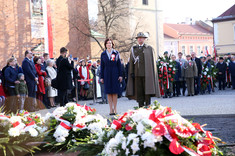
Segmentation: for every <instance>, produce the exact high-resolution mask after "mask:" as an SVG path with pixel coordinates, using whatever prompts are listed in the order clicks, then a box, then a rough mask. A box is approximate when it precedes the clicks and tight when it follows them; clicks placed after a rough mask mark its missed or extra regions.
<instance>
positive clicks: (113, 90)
mask: <svg viewBox="0 0 235 156" xmlns="http://www.w3.org/2000/svg"><path fill="white" fill-rule="evenodd" d="M111 55H114V56H115V57H114V60H112V58H109V57H108V55H107V53H106V50H105V51H104V52H103V53H102V54H101V75H100V76H101V79H104V87H105V93H106V94H118V93H119V92H120V82H119V80H118V78H119V77H122V71H121V60H120V55H119V52H118V51H116V50H113V51H112V53H111Z"/></svg>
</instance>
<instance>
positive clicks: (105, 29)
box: [67, 0, 139, 53]
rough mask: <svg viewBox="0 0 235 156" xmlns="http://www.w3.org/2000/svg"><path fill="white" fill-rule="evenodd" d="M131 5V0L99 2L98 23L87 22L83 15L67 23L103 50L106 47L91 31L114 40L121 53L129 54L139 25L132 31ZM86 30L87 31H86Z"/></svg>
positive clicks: (105, 0) (100, 0) (103, 0)
mask: <svg viewBox="0 0 235 156" xmlns="http://www.w3.org/2000/svg"><path fill="white" fill-rule="evenodd" d="M129 3H130V1H129V0H98V8H99V13H98V19H97V20H96V21H93V20H91V21H87V20H88V19H87V18H84V17H82V16H81V14H80V15H79V16H78V15H77V16H76V14H75V16H73V17H70V19H69V20H67V21H68V22H69V23H70V24H71V25H72V26H73V27H72V29H76V30H77V31H79V32H81V33H82V34H83V35H85V36H87V37H90V38H92V39H94V40H95V41H96V42H97V44H98V45H99V47H100V49H101V50H104V46H103V45H102V43H101V41H100V40H99V39H98V38H97V36H95V35H94V34H92V33H91V30H94V31H95V32H98V33H100V34H103V35H104V36H105V38H112V39H113V40H114V42H115V43H116V49H117V50H118V51H119V52H120V53H125V52H129V51H130V49H131V47H132V45H133V44H134V43H135V37H134V36H135V34H136V30H137V28H138V25H139V24H138V23H137V25H136V26H135V28H134V30H130V23H129V22H130V21H129V17H130V16H131V13H130V9H129ZM75 11H76V10H75ZM78 20H79V21H80V23H81V21H83V22H82V23H83V24H80V25H78V24H77V23H78V22H77V21H78ZM84 28H86V29H87V31H84Z"/></svg>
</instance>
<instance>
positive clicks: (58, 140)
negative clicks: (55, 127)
mask: <svg viewBox="0 0 235 156" xmlns="http://www.w3.org/2000/svg"><path fill="white" fill-rule="evenodd" d="M65 140H66V139H65V137H57V138H56V141H57V142H65Z"/></svg>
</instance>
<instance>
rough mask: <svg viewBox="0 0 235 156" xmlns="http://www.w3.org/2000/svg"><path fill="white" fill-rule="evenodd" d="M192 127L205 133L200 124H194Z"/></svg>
mask: <svg viewBox="0 0 235 156" xmlns="http://www.w3.org/2000/svg"><path fill="white" fill-rule="evenodd" d="M192 125H193V126H194V127H195V128H196V129H197V130H199V132H205V131H204V129H203V128H202V126H201V125H200V124H199V123H192Z"/></svg>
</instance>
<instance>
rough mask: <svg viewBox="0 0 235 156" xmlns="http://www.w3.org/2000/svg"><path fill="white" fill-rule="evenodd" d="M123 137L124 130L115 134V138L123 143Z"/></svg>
mask: <svg viewBox="0 0 235 156" xmlns="http://www.w3.org/2000/svg"><path fill="white" fill-rule="evenodd" d="M123 138H124V135H123V131H119V132H118V133H117V134H116V136H115V140H116V141H117V142H118V143H121V142H122V139H123Z"/></svg>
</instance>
